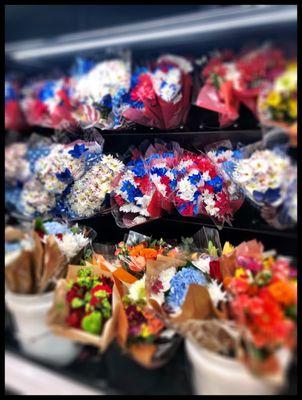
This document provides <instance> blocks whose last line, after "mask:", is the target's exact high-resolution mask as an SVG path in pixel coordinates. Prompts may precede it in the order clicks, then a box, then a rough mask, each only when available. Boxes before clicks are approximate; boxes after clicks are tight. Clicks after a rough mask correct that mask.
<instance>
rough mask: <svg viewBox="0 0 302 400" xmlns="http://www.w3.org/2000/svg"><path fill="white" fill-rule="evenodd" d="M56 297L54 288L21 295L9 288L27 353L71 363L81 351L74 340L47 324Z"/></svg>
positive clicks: (7, 299)
mask: <svg viewBox="0 0 302 400" xmlns="http://www.w3.org/2000/svg"><path fill="white" fill-rule="evenodd" d="M52 301H53V292H50V293H46V294H41V295H40V294H39V295H38V294H35V295H21V294H15V293H11V292H9V291H6V293H5V302H6V305H7V307H8V309H9V311H10V312H11V313H12V316H13V319H14V321H15V327H16V331H17V332H16V336H17V338H18V341H19V343H20V345H21V348H22V350H23V351H24V353H26V354H27V355H29V356H31V357H34V358H37V359H40V360H41V361H46V362H51V363H53V364H56V365H67V364H69V363H70V362H72V361H73V360H74V359H75V357H76V356H77V355H78V353H79V351H80V347H79V346H78V345H76V344H75V343H73V342H72V341H70V340H67V339H65V338H61V337H57V336H55V335H54V334H53V333H52V332H51V330H50V328H49V327H48V326H47V323H46V317H47V313H48V310H49V309H50V307H51V305H52Z"/></svg>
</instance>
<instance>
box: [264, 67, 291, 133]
mask: <svg viewBox="0 0 302 400" xmlns="http://www.w3.org/2000/svg"><path fill="white" fill-rule="evenodd" d="M297 111H298V108H297V62H292V63H289V64H288V65H287V68H286V70H285V71H284V73H283V74H281V75H279V76H278V77H277V78H276V79H275V80H274V82H273V84H272V85H271V86H270V87H269V88H266V89H265V90H263V92H262V93H261V96H260V97H259V102H258V113H259V116H260V120H261V123H262V124H263V125H264V126H279V127H281V128H282V129H284V130H285V131H286V132H289V133H290V130H291V129H295V130H297Z"/></svg>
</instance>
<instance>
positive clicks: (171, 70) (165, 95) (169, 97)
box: [122, 55, 192, 129]
mask: <svg viewBox="0 0 302 400" xmlns="http://www.w3.org/2000/svg"><path fill="white" fill-rule="evenodd" d="M191 72H192V65H191V63H190V62H189V61H187V60H186V59H184V58H182V57H178V56H172V55H165V56H162V57H160V58H159V59H158V60H157V61H156V63H155V66H154V68H146V67H144V68H139V69H137V70H136V71H135V73H134V74H133V75H132V79H131V89H130V95H129V96H128V100H127V101H126V102H125V104H124V106H123V108H124V111H123V114H122V115H123V117H125V118H126V120H128V121H131V122H136V123H138V124H140V125H144V126H151V127H155V128H158V129H174V128H177V127H178V126H180V125H183V124H184V123H185V122H186V118H187V115H188V112H189V108H190V100H191V88H192V79H191V76H190V73H191Z"/></svg>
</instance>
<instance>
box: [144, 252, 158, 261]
mask: <svg viewBox="0 0 302 400" xmlns="http://www.w3.org/2000/svg"><path fill="white" fill-rule="evenodd" d="M157 254H158V253H157V251H156V250H155V249H143V250H142V251H141V252H140V255H141V256H142V257H145V259H146V260H155V259H156V257H157Z"/></svg>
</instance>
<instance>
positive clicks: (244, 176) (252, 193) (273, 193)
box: [225, 144, 297, 229]
mask: <svg viewBox="0 0 302 400" xmlns="http://www.w3.org/2000/svg"><path fill="white" fill-rule="evenodd" d="M240 152H241V154H242V158H237V159H236V160H234V162H233V163H231V164H228V165H226V166H225V167H226V168H225V170H226V171H227V172H228V173H229V176H230V177H231V179H232V180H233V182H234V183H235V184H236V185H238V186H239V187H240V188H241V189H242V190H243V192H244V194H245V196H246V197H247V198H248V199H249V200H250V201H251V203H252V204H253V205H255V206H257V207H258V208H260V210H261V215H262V216H263V218H264V219H265V220H266V221H267V222H268V223H272V224H274V220H276V219H277V220H278V222H279V225H278V227H279V228H280V229H282V228H286V227H289V226H292V225H295V223H296V218H295V217H294V215H296V213H297V212H296V209H292V210H291V211H290V212H291V214H288V213H287V212H286V211H287V210H288V207H287V206H286V203H288V204H292V205H293V206H294V204H295V200H294V199H295V198H297V193H296V187H295V181H296V178H297V167H296V166H295V165H294V164H293V162H292V161H291V159H290V157H289V156H288V155H287V154H286V153H285V152H284V151H282V150H281V149H280V148H278V147H274V148H273V149H263V147H262V149H261V144H259V146H257V145H256V146H254V145H251V146H246V147H245V148H241V150H240ZM291 198H292V200H291ZM281 210H282V213H280V212H281ZM288 211H289V210H288ZM291 215H292V216H293V217H294V218H292V217H291ZM276 227H277V225H276Z"/></svg>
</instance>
